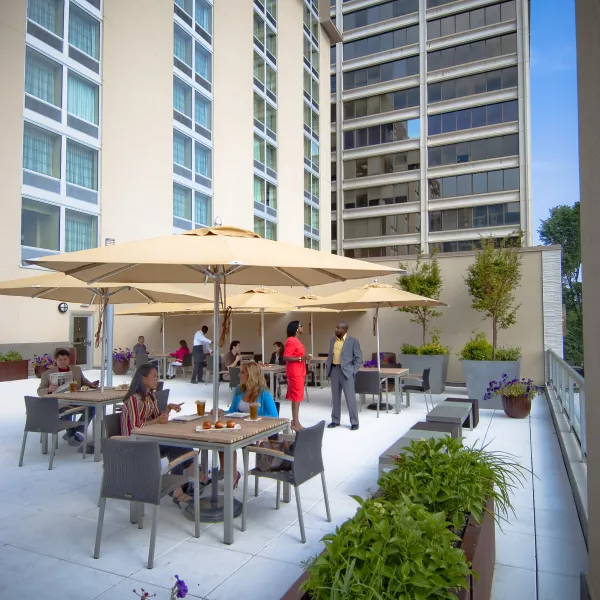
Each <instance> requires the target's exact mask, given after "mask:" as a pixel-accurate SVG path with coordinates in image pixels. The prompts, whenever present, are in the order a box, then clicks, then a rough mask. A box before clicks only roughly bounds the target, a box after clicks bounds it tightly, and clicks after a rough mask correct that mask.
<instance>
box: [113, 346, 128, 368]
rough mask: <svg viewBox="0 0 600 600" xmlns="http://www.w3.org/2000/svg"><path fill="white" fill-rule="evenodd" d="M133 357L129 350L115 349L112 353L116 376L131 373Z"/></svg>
mask: <svg viewBox="0 0 600 600" xmlns="http://www.w3.org/2000/svg"><path fill="white" fill-rule="evenodd" d="M132 356H133V354H132V352H131V350H130V349H129V348H125V350H123V348H115V349H114V350H113V353H112V366H113V373H114V374H115V375H125V373H127V371H129V363H130V361H131V357H132Z"/></svg>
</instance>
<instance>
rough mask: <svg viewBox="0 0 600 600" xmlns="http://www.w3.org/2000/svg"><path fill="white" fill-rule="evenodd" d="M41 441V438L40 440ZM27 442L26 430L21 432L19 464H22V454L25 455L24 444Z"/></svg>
mask: <svg viewBox="0 0 600 600" xmlns="http://www.w3.org/2000/svg"><path fill="white" fill-rule="evenodd" d="M40 441H41V440H40ZM26 443H27V431H24V432H23V443H22V444H21V455H20V456H19V466H20V467H22V466H23V456H25V444H26Z"/></svg>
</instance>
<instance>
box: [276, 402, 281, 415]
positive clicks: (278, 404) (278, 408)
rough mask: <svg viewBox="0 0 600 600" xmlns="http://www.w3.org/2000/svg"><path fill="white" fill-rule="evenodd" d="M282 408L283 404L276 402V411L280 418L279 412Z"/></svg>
mask: <svg viewBox="0 0 600 600" xmlns="http://www.w3.org/2000/svg"><path fill="white" fill-rule="evenodd" d="M280 408H281V402H279V401H278V400H275V409H276V410H277V416H279V410H280Z"/></svg>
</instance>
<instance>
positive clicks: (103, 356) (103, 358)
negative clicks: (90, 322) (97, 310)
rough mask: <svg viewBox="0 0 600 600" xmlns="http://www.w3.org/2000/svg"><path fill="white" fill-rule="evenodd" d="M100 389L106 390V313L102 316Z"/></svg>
mask: <svg viewBox="0 0 600 600" xmlns="http://www.w3.org/2000/svg"><path fill="white" fill-rule="evenodd" d="M100 348H101V350H100V391H101V392H104V377H105V373H106V315H103V318H102V343H101V344H100Z"/></svg>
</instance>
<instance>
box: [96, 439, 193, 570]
mask: <svg viewBox="0 0 600 600" xmlns="http://www.w3.org/2000/svg"><path fill="white" fill-rule="evenodd" d="M103 452H104V469H103V474H102V484H101V489H100V512H99V514H98V529H97V530H96V544H95V546H94V558H99V557H100V543H101V542H102V527H103V525H104V511H105V509H106V500H107V498H112V499H114V500H127V501H128V502H132V503H136V504H135V506H136V508H137V524H138V529H142V528H143V523H144V516H143V511H142V510H141V509H142V508H143V504H152V505H153V506H154V510H153V514H152V530H151V532H150V548H149V550H148V565H147V566H148V569H151V568H152V567H153V566H154V547H155V545H156V529H157V524H158V508H159V505H160V501H161V498H163V497H164V496H166V495H167V494H169V493H170V492H172V491H173V490H175V489H176V488H178V487H181V486H183V485H184V484H186V483H187V482H188V477H187V475H172V474H170V473H167V474H165V475H163V474H162V473H161V464H160V449H159V445H158V443H157V442H141V441H135V440H130V439H127V438H122V437H119V438H118V439H117V438H112V439H109V440H106V441H105V442H104V448H103ZM181 458H184V457H181ZM187 458H189V457H188V456H187V455H186V456H185V460H187ZM179 462H180V461H173V463H172V464H171V465H169V466H170V467H171V468H172V467H173V466H175V464H179ZM195 467H196V468H197V464H195Z"/></svg>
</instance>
